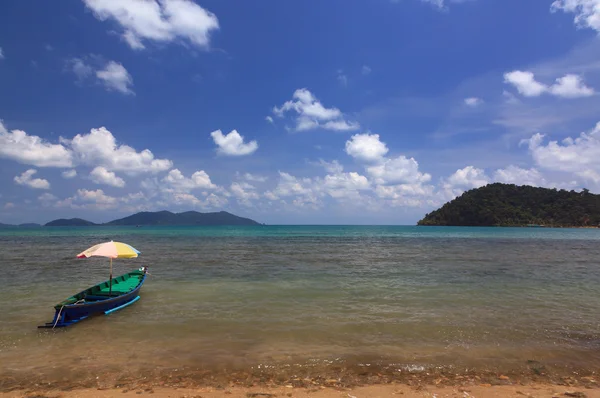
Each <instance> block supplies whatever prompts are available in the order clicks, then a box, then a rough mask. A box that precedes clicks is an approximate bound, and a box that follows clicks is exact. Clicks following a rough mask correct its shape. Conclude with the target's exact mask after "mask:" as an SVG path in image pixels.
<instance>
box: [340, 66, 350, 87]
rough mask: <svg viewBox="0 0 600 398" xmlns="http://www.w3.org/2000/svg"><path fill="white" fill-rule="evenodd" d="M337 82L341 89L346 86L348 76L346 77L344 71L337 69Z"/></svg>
mask: <svg viewBox="0 0 600 398" xmlns="http://www.w3.org/2000/svg"><path fill="white" fill-rule="evenodd" d="M337 81H338V83H339V84H340V85H341V86H342V87H347V86H348V76H346V74H345V73H344V71H343V70H341V69H338V71H337Z"/></svg>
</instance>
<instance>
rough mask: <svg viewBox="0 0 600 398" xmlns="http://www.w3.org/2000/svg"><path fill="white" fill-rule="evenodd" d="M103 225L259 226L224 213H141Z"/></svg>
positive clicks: (252, 221) (254, 222)
mask: <svg viewBox="0 0 600 398" xmlns="http://www.w3.org/2000/svg"><path fill="white" fill-rule="evenodd" d="M105 225H260V224H259V223H257V222H256V221H254V220H251V219H249V218H243V217H239V216H236V215H234V214H231V213H227V212H226V211H220V212H218V213H199V212H197V211H186V212H184V213H171V212H170V211H157V212H147V211H144V212H141V213H136V214H133V215H131V216H129V217H125V218H121V219H119V220H114V221H111V222H108V223H106V224H105Z"/></svg>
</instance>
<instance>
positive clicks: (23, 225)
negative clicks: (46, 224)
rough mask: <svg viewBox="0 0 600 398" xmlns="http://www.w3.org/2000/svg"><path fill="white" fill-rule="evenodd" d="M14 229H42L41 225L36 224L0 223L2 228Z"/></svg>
mask: <svg viewBox="0 0 600 398" xmlns="http://www.w3.org/2000/svg"><path fill="white" fill-rule="evenodd" d="M14 227H21V228H35V227H41V225H40V224H36V223H31V222H28V223H24V224H18V225H15V224H3V223H1V222H0V228H14Z"/></svg>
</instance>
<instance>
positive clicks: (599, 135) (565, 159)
mask: <svg viewBox="0 0 600 398" xmlns="http://www.w3.org/2000/svg"><path fill="white" fill-rule="evenodd" d="M543 140H544V135H542V134H539V133H537V134H535V135H534V136H532V137H531V138H530V139H529V140H527V142H528V144H529V151H530V153H531V155H532V157H533V159H534V161H535V163H536V164H537V165H538V166H539V167H541V168H544V169H546V170H553V171H563V172H570V173H574V174H575V175H577V176H580V177H582V178H584V179H586V180H591V181H593V182H595V183H600V122H599V123H598V124H597V125H596V126H595V128H594V129H592V130H591V131H590V132H589V133H585V132H583V133H581V134H580V135H579V137H577V138H575V139H573V138H571V137H568V138H566V139H564V140H563V141H562V142H561V143H559V142H558V141H550V142H548V143H547V144H546V145H544V144H543Z"/></svg>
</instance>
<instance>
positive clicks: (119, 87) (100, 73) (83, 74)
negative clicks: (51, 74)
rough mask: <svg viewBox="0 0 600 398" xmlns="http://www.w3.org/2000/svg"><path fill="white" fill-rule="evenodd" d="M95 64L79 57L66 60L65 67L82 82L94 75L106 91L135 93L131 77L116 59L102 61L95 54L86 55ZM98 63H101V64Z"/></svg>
mask: <svg viewBox="0 0 600 398" xmlns="http://www.w3.org/2000/svg"><path fill="white" fill-rule="evenodd" d="M87 58H88V59H91V60H92V61H93V63H94V64H95V67H92V66H91V65H90V64H88V63H86V61H84V60H83V59H81V58H71V59H69V60H67V68H68V70H70V71H71V72H73V73H74V74H75V76H77V81H78V82H79V83H83V82H84V81H85V80H86V79H88V78H92V76H94V77H95V78H96V81H97V82H99V83H101V84H102V85H103V86H104V87H105V88H106V89H107V90H108V91H118V92H120V93H122V94H127V95H135V93H134V92H133V90H132V87H133V78H132V77H131V75H130V74H129V72H128V71H127V69H125V67H124V66H123V65H121V64H120V63H118V62H116V61H108V62H102V63H101V61H99V60H98V58H99V57H97V56H90V57H87ZM98 64H103V65H102V66H100V65H98Z"/></svg>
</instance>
